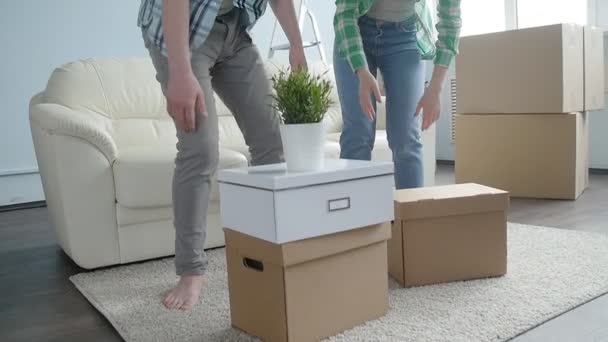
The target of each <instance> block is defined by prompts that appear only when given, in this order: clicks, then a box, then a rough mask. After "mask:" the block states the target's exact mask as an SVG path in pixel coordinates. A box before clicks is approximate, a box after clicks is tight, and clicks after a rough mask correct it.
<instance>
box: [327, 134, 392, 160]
mask: <svg viewBox="0 0 608 342" xmlns="http://www.w3.org/2000/svg"><path fill="white" fill-rule="evenodd" d="M340 134H341V133H331V134H328V135H327V140H328V141H332V142H335V143H336V144H338V154H339V153H340V152H339V151H340ZM372 160H376V161H392V160H393V153H392V152H391V149H390V148H389V146H388V140H387V138H386V131H385V130H377V131H376V140H375V141H374V149H373V150H372Z"/></svg>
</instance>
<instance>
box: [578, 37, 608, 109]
mask: <svg viewBox="0 0 608 342" xmlns="http://www.w3.org/2000/svg"><path fill="white" fill-rule="evenodd" d="M583 32H584V39H585V40H584V46H585V52H584V54H585V110H586V111H591V110H600V109H604V74H605V73H604V31H603V30H602V29H601V28H599V27H593V26H585V28H584V31H583Z"/></svg>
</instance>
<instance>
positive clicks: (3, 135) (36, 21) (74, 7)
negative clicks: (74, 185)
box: [0, 0, 145, 205]
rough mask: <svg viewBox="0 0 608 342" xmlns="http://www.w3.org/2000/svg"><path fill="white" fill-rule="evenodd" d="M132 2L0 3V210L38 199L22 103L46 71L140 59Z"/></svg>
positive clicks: (42, 80)
mask: <svg viewBox="0 0 608 342" xmlns="http://www.w3.org/2000/svg"><path fill="white" fill-rule="evenodd" d="M138 6H139V1H137V0H129V1H125V0H104V1H103V2H100V1H93V0H53V1H41V0H2V1H0V46H1V47H2V48H1V51H2V59H1V62H0V104H1V107H0V108H1V109H0V205H7V204H14V203H20V202H30V201H37V200H42V199H43V194H42V189H41V185H40V179H39V177H38V175H37V173H36V172H37V165H36V159H35V155H34V149H33V146H32V139H31V135H30V129H29V120H28V101H29V99H30V98H31V96H32V95H34V94H35V93H37V92H39V91H40V90H43V89H44V87H45V85H46V81H47V79H48V77H49V75H50V73H51V71H52V70H53V69H54V68H55V67H56V66H59V65H61V64H63V63H65V62H68V61H72V60H76V59H80V58H86V57H107V56H131V55H143V54H145V50H144V48H143V45H142V42H141V37H140V34H139V31H138V30H137V25H136V22H137V9H138Z"/></svg>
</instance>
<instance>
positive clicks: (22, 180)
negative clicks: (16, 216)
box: [0, 173, 44, 206]
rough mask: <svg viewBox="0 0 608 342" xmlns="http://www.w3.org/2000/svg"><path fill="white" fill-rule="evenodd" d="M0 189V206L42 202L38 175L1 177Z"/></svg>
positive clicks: (42, 197)
mask: <svg viewBox="0 0 608 342" xmlns="http://www.w3.org/2000/svg"><path fill="white" fill-rule="evenodd" d="M0 189H2V190H1V191H0V206H6V205H14V204H20V203H29V202H37V201H44V191H43V190H42V181H41V180H40V174H38V173H24V174H12V175H11V174H8V175H1V176H0Z"/></svg>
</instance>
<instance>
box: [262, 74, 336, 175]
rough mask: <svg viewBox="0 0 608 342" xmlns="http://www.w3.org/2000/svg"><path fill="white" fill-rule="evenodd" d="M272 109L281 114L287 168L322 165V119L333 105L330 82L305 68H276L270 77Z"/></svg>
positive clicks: (291, 169) (300, 169) (309, 167)
mask: <svg viewBox="0 0 608 342" xmlns="http://www.w3.org/2000/svg"><path fill="white" fill-rule="evenodd" d="M272 84H273V88H274V91H275V94H274V95H273V98H274V104H273V107H274V109H276V110H277V112H278V113H279V115H280V117H281V122H282V123H281V128H280V129H281V140H282V142H283V151H284V154H285V161H286V163H287V170H288V171H296V172H302V171H314V170H319V169H321V168H322V167H323V159H324V151H323V145H324V141H325V130H324V124H323V118H324V117H325V113H326V112H327V110H328V109H329V107H330V106H331V104H332V100H331V89H332V85H331V82H330V81H328V80H327V79H324V78H323V75H313V74H311V73H310V72H309V71H307V70H297V71H291V72H290V71H289V70H285V69H283V70H279V71H278V72H277V73H276V74H275V75H274V76H273V77H272Z"/></svg>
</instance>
